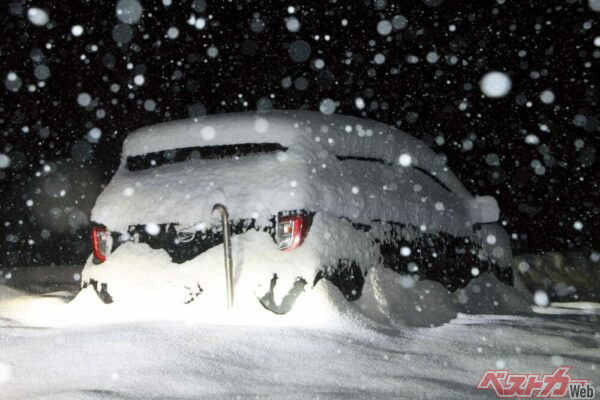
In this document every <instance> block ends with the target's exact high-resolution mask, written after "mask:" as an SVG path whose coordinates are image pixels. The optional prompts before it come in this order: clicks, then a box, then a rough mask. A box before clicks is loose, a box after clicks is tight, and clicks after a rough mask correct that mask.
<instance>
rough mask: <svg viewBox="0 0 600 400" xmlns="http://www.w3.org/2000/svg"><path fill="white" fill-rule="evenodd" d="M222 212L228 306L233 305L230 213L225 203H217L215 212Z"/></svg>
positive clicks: (214, 208)
mask: <svg viewBox="0 0 600 400" xmlns="http://www.w3.org/2000/svg"><path fill="white" fill-rule="evenodd" d="M215 211H219V213H221V224H222V225H223V249H224V251H225V284H226V285H227V308H231V307H233V261H232V258H231V229H230V227H229V213H228V212H227V208H226V207H225V206H224V205H223V204H219V203H217V204H215V205H214V207H213V212H215Z"/></svg>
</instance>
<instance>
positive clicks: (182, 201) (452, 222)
mask: <svg viewBox="0 0 600 400" xmlns="http://www.w3.org/2000/svg"><path fill="white" fill-rule="evenodd" d="M267 142H268V143H279V144H281V145H283V146H285V147H287V148H288V150H287V151H286V152H281V151H280V152H276V153H268V154H261V155H254V156H245V157H242V158H240V159H238V160H234V159H219V160H215V159H212V160H193V161H186V162H181V163H177V164H171V165H163V166H160V167H155V168H151V169H147V170H144V171H139V172H130V171H128V170H127V169H126V167H125V163H126V158H127V157H129V156H137V155H142V154H145V153H150V152H156V151H162V150H170V149H176V148H185V147H194V146H217V145H226V144H239V143H267ZM336 156H354V157H366V158H376V159H381V160H383V161H385V162H387V163H390V164H392V165H395V167H394V168H395V171H396V172H395V174H397V175H395V176H394V172H393V171H394V169H392V168H390V167H384V166H383V165H382V164H378V163H368V164H367V163H365V162H358V161H344V162H343V164H342V162H341V161H339V160H338V159H337V158H336ZM400 156H403V158H402V160H400ZM407 160H409V163H410V166H418V167H419V168H420V169H422V170H424V171H426V172H429V173H431V174H433V175H435V177H436V178H437V179H439V181H441V182H442V183H444V185H445V186H446V187H447V188H448V189H450V190H451V191H452V193H449V192H448V191H447V190H445V189H443V187H442V186H441V185H440V184H439V183H437V182H435V181H434V180H433V179H432V178H430V177H429V176H427V175H426V174H425V173H423V172H420V171H419V170H417V169H414V168H409V167H406V161H407ZM365 165H367V166H368V169H367V170H365ZM480 199H483V200H484V201H481V200H480ZM490 199H491V200H490ZM216 202H222V203H224V204H225V205H226V206H227V207H228V209H229V212H230V216H231V217H232V218H256V219H258V220H261V221H263V222H264V221H266V220H267V219H268V218H270V217H271V216H272V215H276V214H277V212H278V211H283V210H292V209H301V208H302V209H308V210H313V211H323V212H326V213H328V214H330V215H334V216H339V217H347V218H351V219H353V220H356V221H358V222H364V223H369V222H371V221H373V220H377V219H381V220H394V221H401V222H406V223H411V224H413V225H416V226H421V225H425V226H426V227H427V229H428V230H429V231H438V230H443V231H446V232H448V233H452V234H465V233H468V232H469V229H470V223H472V222H488V221H487V220H488V219H493V218H494V217H496V218H497V214H498V211H497V203H496V202H495V200H493V198H489V196H486V197H485V198H479V197H477V198H474V197H473V196H471V195H470V194H469V193H468V192H467V191H466V189H465V188H464V186H463V185H462V184H461V182H460V181H459V180H458V179H457V178H456V177H455V176H454V175H453V174H452V173H451V172H450V171H449V170H448V168H447V167H446V166H445V164H444V161H443V159H442V158H441V157H439V156H438V155H436V154H435V153H434V152H433V151H432V150H431V149H429V148H428V147H427V146H426V145H425V144H424V143H422V142H421V141H419V140H417V139H415V138H414V137H412V136H410V135H408V134H406V133H404V132H401V131H399V130H396V129H395V128H393V127H390V126H388V125H385V124H381V123H377V122H373V121H368V120H363V119H359V118H354V117H347V116H339V115H335V116H325V115H322V114H320V113H315V112H300V111H294V112H285V111H277V112H271V113H268V114H255V113H233V114H222V115H216V116H209V117H205V118H195V119H188V120H182V121H175V122H170V123H164V124H159V125H154V126H150V127H147V128H142V129H140V130H138V131H135V132H134V133H132V134H131V135H130V136H129V137H128V138H127V139H126V141H125V144H124V146H123V160H122V163H121V167H120V168H119V170H118V171H117V173H116V174H115V176H114V177H113V179H112V181H111V182H110V184H109V185H108V186H107V188H106V189H105V191H104V192H103V193H102V194H101V195H100V196H99V198H98V200H97V202H96V205H95V207H94V209H93V211H92V220H94V221H96V222H99V223H103V224H104V225H106V226H107V227H109V228H110V229H112V230H124V229H126V228H127V227H128V226H129V225H133V224H145V223H180V224H194V223H199V222H203V221H208V220H209V219H210V214H211V212H212V206H213V204H214V203H216ZM484 220H485V221H484ZM465 223H466V225H465Z"/></svg>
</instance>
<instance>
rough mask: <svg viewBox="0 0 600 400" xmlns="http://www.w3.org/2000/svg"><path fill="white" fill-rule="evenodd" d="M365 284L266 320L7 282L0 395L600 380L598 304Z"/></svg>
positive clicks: (440, 388) (433, 392)
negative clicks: (541, 303)
mask: <svg viewBox="0 0 600 400" xmlns="http://www.w3.org/2000/svg"><path fill="white" fill-rule="evenodd" d="M393 276H395V277H396V278H397V279H395V278H392V277H393ZM367 278H368V279H367V283H366V286H365V292H364V294H363V297H362V298H361V299H360V300H358V301H357V302H353V303H345V302H343V301H342V299H340V298H339V296H338V295H337V293H336V292H335V290H336V289H335V288H332V287H330V286H328V285H326V284H323V285H322V286H320V288H321V289H319V290H315V291H313V292H314V293H312V294H313V296H312V299H307V300H302V301H301V299H302V297H301V298H300V299H299V303H298V304H297V307H296V308H295V309H294V310H293V311H292V312H291V313H290V314H288V315H286V316H284V317H279V316H274V315H271V314H261V315H262V316H261V317H260V318H259V317H257V316H258V311H260V310H259V309H256V310H255V311H256V312H257V314H256V315H253V314H251V313H249V311H251V310H249V309H247V308H246V309H245V310H244V312H243V313H238V312H236V310H235V309H234V310H233V311H231V312H225V311H221V309H220V306H219V305H215V307H214V310H213V311H214V312H212V313H211V312H206V310H205V309H202V308H201V307H200V306H196V308H194V307H193V306H192V307H187V308H182V309H173V308H171V309H168V310H165V309H159V308H157V306H158V304H159V303H158V302H157V303H155V304H154V305H153V307H142V306H140V305H139V304H138V305H137V306H136V307H137V308H135V307H134V306H128V307H127V308H124V307H120V306H118V305H116V304H112V305H104V304H102V303H100V302H99V301H98V300H97V298H96V297H95V294H94V293H93V292H92V291H91V289H89V290H84V291H83V292H81V293H79V295H77V296H76V297H75V298H74V300H71V299H72V298H73V296H74V293H72V292H68V291H63V292H55V293H52V294H46V295H39V294H37V295H31V294H29V293H26V292H23V291H21V290H17V289H13V288H9V287H7V286H0V397H1V398H9V399H10V398H45V399H65V398H107V399H112V398H128V399H137V398H140V399H142V398H144V399H146V398H411V399H414V398H456V399H464V398H482V397H484V398H495V395H494V394H493V392H492V391H481V390H476V389H475V386H476V384H477V382H478V381H479V379H480V378H481V376H482V374H483V373H484V371H485V370H488V369H509V370H510V371H511V372H512V373H532V374H543V373H551V372H552V371H553V370H554V369H555V367H557V366H559V365H567V366H573V369H572V371H571V374H572V376H573V377H575V378H586V379H590V380H591V381H590V383H591V384H592V385H593V386H595V387H596V388H598V385H599V384H600V365H599V364H600V320H599V318H600V310H599V309H598V305H597V304H593V303H570V304H563V305H552V306H550V307H544V308H541V307H531V306H528V305H527V302H528V301H529V300H530V299H528V298H527V295H523V294H521V293H520V292H518V291H516V290H514V289H512V288H506V287H504V286H502V285H501V284H499V283H498V282H497V281H496V280H495V278H493V277H491V276H488V275H484V276H482V277H480V278H478V279H477V280H476V281H474V282H472V283H471V284H470V285H469V286H468V287H467V288H465V289H464V290H462V291H457V292H456V293H454V294H448V293H447V292H445V291H444V290H443V288H441V286H439V285H438V284H436V283H433V282H427V281H421V282H407V281H406V279H407V278H406V277H399V276H397V275H391V273H388V272H387V271H370V273H369V275H368V276H367ZM398 282H399V284H398ZM393 284H395V285H396V286H395V287H396V289H397V290H395V291H392V292H390V290H389V289H390V288H392V287H393V286H392V285H393ZM238 300H239V301H243V299H238ZM203 307H205V305H203ZM263 311H264V310H263ZM265 313H266V311H265ZM202 314H204V315H202ZM50 326H51V327H50Z"/></svg>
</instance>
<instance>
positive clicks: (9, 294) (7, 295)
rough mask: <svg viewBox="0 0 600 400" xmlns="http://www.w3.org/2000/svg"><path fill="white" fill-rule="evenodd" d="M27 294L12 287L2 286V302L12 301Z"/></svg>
mask: <svg viewBox="0 0 600 400" xmlns="http://www.w3.org/2000/svg"><path fill="white" fill-rule="evenodd" d="M25 295H26V294H25V292H22V291H20V290H17V289H13V288H11V287H8V286H5V285H0V300H7V299H12V298H15V297H20V296H25Z"/></svg>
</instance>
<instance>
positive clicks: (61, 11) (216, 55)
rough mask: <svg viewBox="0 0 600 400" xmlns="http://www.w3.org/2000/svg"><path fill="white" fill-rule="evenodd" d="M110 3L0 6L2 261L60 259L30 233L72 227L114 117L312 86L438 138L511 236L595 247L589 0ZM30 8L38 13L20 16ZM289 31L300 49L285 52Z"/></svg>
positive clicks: (200, 107) (128, 125)
mask: <svg viewBox="0 0 600 400" xmlns="http://www.w3.org/2000/svg"><path fill="white" fill-rule="evenodd" d="M128 1H129V0H128ZM165 2H167V3H169V2H168V1H166V0H165ZM115 4H116V1H104V2H100V1H93V2H92V1H69V2H58V1H48V0H38V1H27V2H25V1H20V0H9V1H6V2H3V4H2V5H1V6H0V18H1V27H2V28H1V29H2V35H1V36H0V79H1V81H2V82H1V85H0V96H1V97H0V127H1V130H0V161H2V157H3V156H4V160H6V156H8V158H9V159H10V165H9V166H8V167H6V166H4V168H1V169H0V196H1V198H2V202H1V203H0V222H2V225H0V249H2V247H4V248H5V249H8V248H10V249H12V250H13V251H14V250H15V249H17V253H20V255H18V256H13V259H12V261H10V262H11V263H23V262H25V263H27V262H34V261H37V262H52V261H53V262H61V261H60V260H57V259H56V258H52V254H54V253H51V252H50V253H49V252H46V253H43V254H41V253H39V249H40V248H42V247H44V246H46V247H48V243H56V241H60V240H63V241H64V240H76V239H73V238H72V237H69V238H66V239H65V236H64V235H67V234H69V232H80V231H81V230H82V229H84V228H85V226H86V223H87V217H86V215H89V210H90V207H91V206H92V205H93V200H94V198H95V196H96V195H97V193H98V192H99V190H100V186H99V185H100V184H103V183H106V182H107V181H108V179H109V178H110V176H111V174H112V173H113V171H114V169H115V168H116V166H117V165H118V162H119V153H120V146H121V143H122V141H123V139H124V138H125V136H126V134H127V132H129V131H131V130H133V129H135V128H138V127H141V126H144V125H148V124H152V123H156V122H160V121H169V120H174V119H179V118H185V117H188V116H190V115H201V114H204V113H209V114H214V113H222V112H230V111H242V110H256V109H261V110H264V109H268V108H276V109H297V108H306V109H313V110H318V109H319V104H320V103H321V101H322V100H323V99H326V98H330V99H333V100H334V101H336V102H339V105H338V107H337V111H336V112H339V113H342V114H351V115H356V116H363V117H366V118H370V119H374V120H378V121H382V122H386V123H389V124H393V125H396V126H398V127H400V128H401V129H403V130H405V131H407V132H409V133H411V134H413V135H415V136H417V137H420V138H422V139H424V140H425V141H427V142H428V143H430V144H431V145H432V147H433V148H434V149H435V150H436V151H437V152H439V153H444V154H446V155H447V156H448V159H449V164H450V166H451V168H452V169H453V170H454V171H455V172H456V173H457V174H458V175H459V176H460V177H461V178H462V179H463V181H464V182H465V184H466V185H467V187H468V188H469V189H470V190H471V191H472V192H475V193H479V194H492V195H494V196H496V198H497V199H498V201H499V203H500V207H501V209H502V211H503V215H502V220H503V221H506V224H507V225H506V229H507V231H508V232H509V234H515V236H514V239H515V240H514V241H513V244H514V246H515V248H516V250H517V252H519V251H545V250H561V251H565V250H568V249H571V248H578V249H580V248H586V249H590V248H591V249H595V250H596V251H597V250H598V247H597V246H598V243H599V239H600V223H599V213H600V210H599V208H600V202H599V201H598V200H599V198H600V194H599V188H598V178H599V175H600V172H599V168H598V161H597V152H598V144H599V142H598V134H599V131H600V126H599V118H600V115H599V114H600V107H599V106H598V100H599V92H598V83H599V79H598V78H599V77H600V73H599V68H600V62H599V60H600V29H598V24H599V23H600V12H596V11H594V9H599V10H600V1H598V0H592V4H589V3H588V0H580V1H574V0H567V1H557V2H552V1H533V0H529V1H524V0H520V1H515V0H497V1H492V0H489V1H473V2H471V3H468V2H464V1H450V0H446V1H442V0H413V1H402V2H394V1H391V0H390V1H387V2H386V1H384V0H375V1H373V0H371V1H367V0H365V1H362V0H361V1H359V0H357V1H337V2H335V1H315V2H301V3H293V2H289V1H285V2H284V1H260V2H258V1H254V2H250V1H236V2H232V1H210V0H207V1H206V2H204V1H201V0H195V1H194V2H193V4H192V2H191V1H190V2H188V1H181V2H180V1H176V0H173V4H171V5H168V6H167V5H165V4H164V3H163V2H161V1H149V0H142V1H141V4H142V6H143V15H142V17H141V19H140V20H139V21H138V22H137V23H133V24H125V23H122V22H121V21H120V20H119V19H118V18H117V17H116V12H115V9H116V7H115ZM31 7H39V8H42V9H44V10H46V11H47V12H48V14H49V16H50V20H49V22H48V23H47V24H45V25H42V26H36V25H34V24H32V23H31V22H30V21H29V20H28V17H27V10H28V9H30V8H31ZM290 7H292V8H293V9H290ZM192 16H195V18H196V19H200V18H202V19H203V20H204V21H205V26H204V27H203V28H202V29H198V28H197V27H195V26H193V25H191V24H190V23H189V22H188V21H189V19H190V17H192ZM291 17H295V18H296V19H297V20H298V21H299V23H300V29H299V30H298V31H297V32H291V31H290V30H289V29H287V27H286V18H287V19H288V22H290V20H289V18H291ZM394 17H396V18H394ZM381 20H388V21H391V22H393V25H394V29H393V30H392V31H391V33H389V34H387V35H382V34H380V33H379V32H378V29H377V27H378V23H379V22H380V21H381ZM198 24H199V25H200V23H198ZM75 25H80V26H81V27H83V33H82V34H81V35H79V36H76V35H74V33H73V30H72V27H73V26H75ZM169 28H176V29H177V31H178V35H177V37H176V38H171V37H169V35H168V34H167V32H168V31H169ZM173 32H174V30H173V29H171V31H170V33H171V36H174V34H173ZM298 40H302V41H304V42H305V43H306V44H308V46H309V48H310V57H308V59H307V60H305V61H304V60H301V61H298V60H294V59H293V58H292V55H293V54H294V52H293V51H290V47H291V48H292V50H293V49H295V48H296V47H297V45H298V42H296V41H298ZM215 49H216V51H215ZM428 54H429V57H428V56H427V55H428ZM381 55H383V57H382V56H381ZM435 55H437V57H435ZM382 58H384V60H383V62H381V60H382ZM436 59H437V60H436ZM319 60H322V62H323V63H324V66H322V68H319V67H320V66H321V65H320V64H321V61H319ZM376 60H377V61H376ZM431 61H435V62H431ZM493 70H499V71H503V72H504V73H506V74H508V75H509V76H510V79H511V81H512V89H511V91H510V92H509V93H508V95H507V96H505V97H502V98H489V97H486V96H485V95H483V94H482V92H481V90H480V88H479V81H480V79H481V77H482V76H483V75H484V74H485V73H486V72H489V71H493ZM136 75H141V76H143V77H144V83H143V84H142V85H137V84H136V83H135V82H134V77H135V76H136ZM15 76H16V78H15ZM546 90H550V91H551V92H552V94H553V95H554V101H553V102H551V103H548V104H547V103H545V102H543V101H542V100H541V98H540V95H541V94H542V92H544V91H546ZM82 93H87V94H88V95H89V98H87V99H86V96H85V95H83V97H79V96H80V95H81V94H82ZM78 97H79V100H80V101H83V103H84V104H87V102H86V101H85V100H91V101H90V102H89V104H88V105H86V106H82V105H80V104H78ZM357 98H361V99H363V101H364V104H365V107H364V108H363V109H360V108H359V107H357V102H356V99H357ZM358 103H360V102H358ZM98 130H99V131H100V132H101V134H100V137H99V139H94V137H97V135H98V134H99V131H98ZM90 131H91V133H90ZM532 135H535V136H536V137H537V138H538V139H539V143H533V144H532V143H527V142H526V139H525V138H526V137H529V138H531V137H533V136H532ZM471 144H472V146H471ZM471 147H472V148H471ZM0 166H2V162H0ZM36 173H37V176H36ZM576 222H579V223H580V224H581V226H580V225H579V224H578V223H576ZM574 224H575V226H574ZM576 228H581V229H576ZM78 229H79V231H78ZM61 235H63V236H61ZM53 240H54V242H53ZM82 246H83V245H82ZM65 251H66V250H65ZM84 252H85V251H84ZM25 253H28V254H29V255H28V256H27V257H25V258H22V259H21V261H15V258H14V257H24V256H22V254H25ZM44 254H46V255H44ZM48 254H50V255H48ZM47 258H50V260H48V259H47ZM35 259H37V260H35ZM0 260H1V259H0ZM23 260H25V261H23ZM32 260H33V261H32ZM1 262H2V261H0V263H1Z"/></svg>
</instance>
